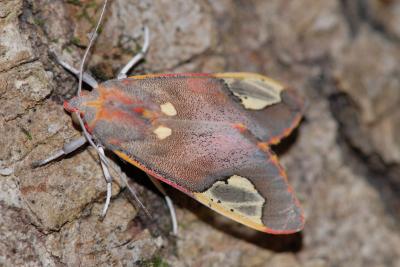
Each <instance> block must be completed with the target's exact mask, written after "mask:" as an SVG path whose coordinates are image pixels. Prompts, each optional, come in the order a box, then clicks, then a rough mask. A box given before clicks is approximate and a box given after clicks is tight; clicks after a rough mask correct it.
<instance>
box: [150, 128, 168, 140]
mask: <svg viewBox="0 0 400 267" xmlns="http://www.w3.org/2000/svg"><path fill="white" fill-rule="evenodd" d="M153 133H155V134H156V135H157V138H158V139H160V140H163V139H165V138H167V137H168V136H170V135H171V134H172V130H171V129H170V128H168V127H165V126H162V125H161V126H158V127H157V128H156V129H155V130H154V131H153Z"/></svg>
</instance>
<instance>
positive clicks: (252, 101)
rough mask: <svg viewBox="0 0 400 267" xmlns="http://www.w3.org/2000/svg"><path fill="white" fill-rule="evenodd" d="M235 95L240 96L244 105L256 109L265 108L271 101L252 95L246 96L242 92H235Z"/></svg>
mask: <svg viewBox="0 0 400 267" xmlns="http://www.w3.org/2000/svg"><path fill="white" fill-rule="evenodd" d="M233 94H234V95H235V96H237V97H239V98H240V100H241V101H242V104H243V106H244V107H245V108H246V109H254V110H260V109H263V108H265V107H267V106H268V105H270V101H265V100H263V99H258V98H255V97H251V96H246V95H244V94H243V95H242V94H238V93H233Z"/></svg>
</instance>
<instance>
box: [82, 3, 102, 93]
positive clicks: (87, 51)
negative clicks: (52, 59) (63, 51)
mask: <svg viewBox="0 0 400 267" xmlns="http://www.w3.org/2000/svg"><path fill="white" fill-rule="evenodd" d="M107 3H108V0H104V2H103V7H102V9H101V13H100V18H99V20H98V21H97V24H96V28H95V29H94V32H93V34H91V36H90V40H89V45H88V47H87V48H86V50H85V53H84V54H83V58H82V62H81V66H80V68H79V83H78V92H77V95H78V97H79V96H80V95H81V91H82V80H83V68H84V66H85V61H86V58H87V56H88V54H89V51H90V48H92V46H93V42H94V40H95V39H96V37H97V32H98V31H99V28H100V24H101V22H102V20H103V17H104V13H105V12H106V8H107Z"/></svg>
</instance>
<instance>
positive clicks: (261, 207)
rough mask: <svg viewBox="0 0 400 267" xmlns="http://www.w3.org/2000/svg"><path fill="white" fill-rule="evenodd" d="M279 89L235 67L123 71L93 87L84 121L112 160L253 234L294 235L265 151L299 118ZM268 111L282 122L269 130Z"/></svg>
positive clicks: (294, 221) (274, 164)
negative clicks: (94, 97) (216, 71)
mask: <svg viewBox="0 0 400 267" xmlns="http://www.w3.org/2000/svg"><path fill="white" fill-rule="evenodd" d="M286 91H287V89H285V88H284V87H283V86H281V85H280V84H278V83H276V82H274V81H272V80H270V79H269V78H266V77H264V76H259V75H254V74H243V73H239V74H230V73H227V74H215V75H204V74H174V75H148V76H138V77H131V78H128V79H124V80H118V81H108V82H106V83H104V84H102V85H101V86H100V87H99V88H98V91H97V92H94V93H93V94H96V95H98V97H97V98H98V99H101V100H96V101H92V102H90V103H86V106H88V107H90V108H92V109H91V110H88V111H90V112H95V113H96V114H87V117H88V118H94V119H93V120H90V121H88V122H87V123H88V126H89V130H90V131H91V132H93V134H94V136H96V138H98V139H99V140H100V141H101V142H102V143H103V144H104V145H105V146H106V147H107V148H109V149H111V150H113V151H114V152H115V153H116V154H117V155H118V156H120V157H121V158H123V159H125V160H126V161H128V162H130V163H132V164H134V165H136V166H137V167H139V168H141V169H142V170H144V171H145V172H147V173H149V174H150V175H152V176H154V177H156V178H158V179H160V180H162V181H164V182H166V183H168V184H170V185H172V186H174V187H176V188H178V189H179V190H181V191H183V192H185V193H186V194H188V195H190V196H192V197H194V198H195V199H197V200H198V201H200V202H201V203H203V204H205V205H207V206H209V207H210V208H212V209H213V210H215V211H217V212H219V213H221V214H223V215H225V216H227V217H229V218H232V219H233V220H236V221H238V222H241V223H243V224H245V225H247V226H249V227H252V228H254V229H257V230H260V231H264V232H268V233H293V232H296V231H299V230H301V229H302V227H303V224H304V218H303V215H302V211H301V209H300V207H299V203H298V201H297V199H296V197H295V195H294V193H293V191H292V189H291V187H290V186H289V185H288V182H287V178H286V174H285V172H284V170H283V169H282V167H281V166H280V164H279V162H278V159H277V157H276V156H275V155H274V154H273V153H272V152H271V151H270V149H269V147H268V144H269V143H271V139H273V138H276V140H279V139H280V138H282V137H283V136H284V135H286V134H287V133H283V132H285V131H286V132H290V131H291V130H292V129H293V127H294V124H296V123H298V122H297V121H296V120H297V119H296V118H297V117H298V116H300V115H299V114H300V113H301V112H300V111H301V109H302V107H298V106H296V105H300V104H299V103H300V102H296V101H297V100H296V101H294V100H293V99H295V98H294V97H291V96H289V97H288V96H286V95H285V92H286ZM252 98H253V99H252ZM287 99H289V100H287ZM94 107H95V109H93V108H94ZM277 107H278V108H277ZM274 108H275V109H274ZM270 111H271V112H272V113H271V114H270ZM281 113H282V114H281ZM276 115H281V118H282V119H284V120H288V121H285V122H282V123H281V124H279V125H278V129H274V127H275V126H274V125H270V124H268V122H267V123H266V122H264V120H265V119H271V120H272V121H273V120H274V118H272V117H274V116H276ZM85 116H86V115H85ZM268 127H272V128H271V129H270V128H268Z"/></svg>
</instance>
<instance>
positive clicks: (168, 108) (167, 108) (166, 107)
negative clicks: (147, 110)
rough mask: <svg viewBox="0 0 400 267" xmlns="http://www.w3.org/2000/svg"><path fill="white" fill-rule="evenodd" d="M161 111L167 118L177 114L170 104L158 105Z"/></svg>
mask: <svg viewBox="0 0 400 267" xmlns="http://www.w3.org/2000/svg"><path fill="white" fill-rule="evenodd" d="M160 107H161V111H162V112H163V113H164V114H165V115H168V116H175V115H176V114H177V112H176V109H175V107H174V105H172V104H171V102H167V103H164V104H162V105H160Z"/></svg>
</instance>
